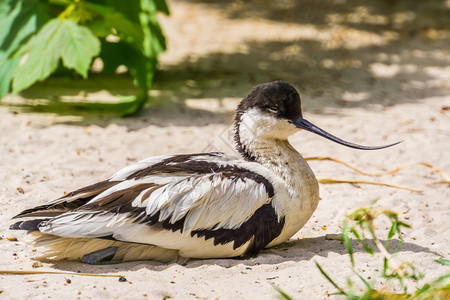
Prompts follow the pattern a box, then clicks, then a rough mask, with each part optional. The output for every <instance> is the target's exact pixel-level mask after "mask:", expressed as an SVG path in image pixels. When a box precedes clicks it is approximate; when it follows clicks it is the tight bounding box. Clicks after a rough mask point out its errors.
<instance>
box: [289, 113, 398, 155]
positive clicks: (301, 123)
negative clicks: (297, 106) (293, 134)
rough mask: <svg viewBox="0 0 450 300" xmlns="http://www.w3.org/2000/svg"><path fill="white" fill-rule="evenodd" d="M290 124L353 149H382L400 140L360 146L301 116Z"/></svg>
mask: <svg viewBox="0 0 450 300" xmlns="http://www.w3.org/2000/svg"><path fill="white" fill-rule="evenodd" d="M292 124H294V125H295V126H296V127H298V128H301V129H305V130H308V131H311V132H313V133H315V134H318V135H320V136H323V137H324V138H327V139H329V140H331V141H333V142H335V143H338V144H341V145H344V146H347V147H350V148H354V149H360V150H378V149H384V148H388V147H392V146H395V145H397V144H400V143H401V142H397V143H393V144H389V145H384V146H362V145H358V144H353V143H350V142H346V141H344V140H341V139H340V138H338V137H335V136H334V135H332V134H329V133H328V132H326V131H325V130H323V129H321V128H319V127H317V126H316V125H314V124H312V123H310V122H308V121H307V120H305V119H303V118H298V119H297V121H295V122H292Z"/></svg>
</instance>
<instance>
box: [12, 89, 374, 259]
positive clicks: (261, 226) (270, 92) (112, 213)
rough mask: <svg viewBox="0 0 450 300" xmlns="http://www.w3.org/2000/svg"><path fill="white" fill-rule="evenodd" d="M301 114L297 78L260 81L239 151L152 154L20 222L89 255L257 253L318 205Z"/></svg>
mask: <svg viewBox="0 0 450 300" xmlns="http://www.w3.org/2000/svg"><path fill="white" fill-rule="evenodd" d="M298 120H303V119H302V117H301V107H300V98H299V96H298V93H297V92H296V91H295V89H294V88H293V87H292V86H290V85H289V84H287V83H285V82H280V81H279V82H273V83H267V84H262V85H259V86H257V87H255V88H254V89H252V91H250V93H249V95H248V96H247V97H246V98H244V100H243V101H242V102H241V104H240V105H239V107H238V110H237V114H236V120H235V141H236V147H237V149H238V151H239V153H240V156H237V155H228V154H224V153H218V152H213V153H198V154H187V155H171V156H157V157H151V158H148V159H145V160H143V161H141V162H138V163H136V164H134V165H131V166H129V167H126V168H124V169H122V170H120V171H119V172H117V173H116V174H115V175H113V176H112V177H111V178H109V179H108V180H105V181H101V182H99V183H96V184H93V185H91V186H88V187H85V188H82V189H79V190H77V191H74V192H72V193H69V194H67V195H65V196H63V197H61V198H58V199H56V200H54V201H51V202H48V203H46V204H44V205H41V206H38V207H35V208H32V209H29V210H25V211H24V212H22V213H21V214H19V215H18V216H16V217H39V218H38V219H36V218H34V219H32V220H28V221H21V222H17V223H16V224H14V225H12V226H11V229H25V230H31V231H33V232H34V233H35V234H36V235H37V238H36V240H35V242H36V244H37V245H41V246H46V247H47V248H48V250H47V252H46V254H45V255H44V256H45V257H47V258H55V259H81V260H82V261H84V262H87V263H100V262H104V261H129V260H141V259H154V260H163V261H167V260H171V259H174V258H176V257H178V256H181V257H186V258H219V257H237V256H252V255H256V254H257V253H258V252H259V251H260V250H262V249H264V248H266V247H271V246H274V245H277V244H280V243H283V242H285V241H286V240H288V239H289V238H290V237H292V236H293V235H294V234H295V233H296V232H297V231H298V230H299V229H300V228H301V227H302V226H303V225H304V224H305V223H306V221H307V220H308V219H309V218H310V216H311V215H312V213H313V212H314V210H315V209H316V207H317V205H318V201H319V188H318V183H317V180H316V178H315V176H314V174H313V172H312V170H311V169H310V167H309V166H308V164H307V163H306V162H305V160H304V159H303V158H302V156H301V155H300V153H298V152H297V151H296V150H295V149H294V148H293V147H292V146H291V145H290V144H289V141H288V137H289V136H290V135H292V134H293V133H295V132H297V131H298V128H299V127H300V128H303V129H307V130H310V131H316V130H317V129H314V128H313V129H310V128H304V127H305V126H310V125H309V124H310V123H307V121H305V122H304V123H302V124H300V123H296V122H297V121H298ZM305 124H306V125H305ZM319 134H321V135H324V134H323V133H321V132H319ZM326 137H327V138H330V136H326ZM330 139H335V138H334V137H332V138H330ZM338 142H342V141H340V140H339V141H338ZM344 143H345V142H344ZM346 145H350V146H352V147H359V148H361V147H362V148H364V149H369V148H368V147H364V146H357V145H354V144H346Z"/></svg>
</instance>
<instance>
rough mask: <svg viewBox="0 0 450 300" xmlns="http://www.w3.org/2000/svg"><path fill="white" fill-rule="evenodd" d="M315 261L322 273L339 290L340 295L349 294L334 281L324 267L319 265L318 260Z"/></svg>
mask: <svg viewBox="0 0 450 300" xmlns="http://www.w3.org/2000/svg"><path fill="white" fill-rule="evenodd" d="M314 263H315V264H316V267H317V268H318V269H319V271H320V273H322V275H323V276H324V277H325V278H326V279H327V280H328V281H329V282H330V283H331V284H332V285H333V286H334V287H335V288H336V289H337V290H338V291H339V294H340V295H347V293H346V292H345V291H344V290H343V289H342V288H340V287H339V286H338V285H337V284H336V283H335V282H334V281H333V279H331V277H330V276H328V274H327V273H326V272H325V271H324V270H323V269H322V267H321V266H320V265H319V263H318V262H317V261H314Z"/></svg>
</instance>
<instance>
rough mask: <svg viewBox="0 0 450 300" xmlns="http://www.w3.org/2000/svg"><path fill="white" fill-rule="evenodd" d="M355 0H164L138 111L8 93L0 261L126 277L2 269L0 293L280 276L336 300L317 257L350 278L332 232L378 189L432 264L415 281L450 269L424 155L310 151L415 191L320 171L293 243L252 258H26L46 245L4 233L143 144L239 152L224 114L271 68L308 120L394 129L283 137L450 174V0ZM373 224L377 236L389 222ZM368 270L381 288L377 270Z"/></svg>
mask: <svg viewBox="0 0 450 300" xmlns="http://www.w3.org/2000/svg"><path fill="white" fill-rule="evenodd" d="M353 2H355V1H348V2H347V3H346V4H343V3H341V2H338V1H327V2H317V3H316V2H314V1H309V2H304V3H302V4H301V5H300V4H297V5H295V4H293V3H294V2H291V1H282V2H280V4H271V2H268V1H253V2H251V3H246V2H240V1H228V2H221V4H214V3H209V2H208V1H205V2H202V1H169V4H170V7H171V10H172V15H171V16H170V17H168V18H167V17H162V18H161V22H162V24H163V27H164V30H165V32H166V35H167V37H168V45H169V50H168V51H167V52H166V53H165V54H164V55H163V56H162V57H161V68H160V69H161V70H160V71H159V72H158V74H157V76H156V79H155V84H154V87H153V89H152V91H150V95H151V96H152V103H151V105H149V106H147V107H146V108H145V109H144V110H143V111H142V112H141V113H139V115H138V116H136V117H133V118H125V119H120V118H115V117H111V116H109V115H104V114H102V115H99V114H97V113H80V114H75V113H64V114H54V113H48V112H42V113H26V112H24V111H23V110H20V109H19V108H17V107H15V106H11V105H12V104H13V103H21V102H27V101H28V102H27V103H29V102H30V101H35V102H36V103H37V102H38V101H41V100H39V99H41V98H44V99H45V97H44V96H39V95H46V96H47V98H48V97H50V98H51V96H49V94H51V93H56V94H58V93H64V92H65V90H62V88H61V87H58V86H50V89H48V86H46V85H39V86H37V87H34V88H32V89H31V90H30V91H27V93H25V96H26V97H25V96H24V95H22V96H14V97H7V98H6V99H5V100H4V104H8V105H9V106H2V107H0V145H1V147H0V157H1V160H0V179H1V182H2V184H1V186H0V191H1V192H0V203H1V207H2V210H1V211H0V237H1V239H0V249H1V253H2V255H1V256H0V270H35V271H52V272H71V273H77V272H81V273H90V274H108V275H121V276H123V277H125V278H126V281H124V280H122V281H119V278H118V277H96V276H93V277H86V276H79V275H67V274H60V275H58V274H39V275H4V274H0V292H1V294H0V295H1V296H0V297H1V298H2V299H47V298H50V299H61V298H62V297H64V298H66V299H98V298H100V297H102V298H105V299H136V298H138V299H145V298H148V299H161V298H164V297H171V298H174V299H197V298H201V299H276V298H277V292H276V291H275V289H274V287H273V286H278V287H279V288H281V289H282V290H284V291H285V292H286V293H287V294H289V295H291V297H293V298H295V299H327V298H329V297H331V298H333V297H335V296H330V294H331V293H333V292H335V291H336V290H335V289H334V288H333V287H332V286H331V285H330V284H329V283H328V282H327V281H326V279H325V278H324V277H323V276H322V275H321V274H320V272H319V271H318V269H317V268H316V266H315V264H314V262H315V261H317V262H318V263H320V264H321V265H322V267H323V268H324V269H325V270H326V271H327V272H328V273H329V274H330V276H331V277H332V278H334V279H335V280H336V282H337V283H338V284H340V285H342V286H345V282H346V277H347V276H352V271H351V269H350V263H349V256H348V254H347V253H346V251H345V248H344V246H343V245H342V244H341V243H340V242H339V241H337V240H328V239H326V238H325V237H326V235H327V234H337V233H340V232H341V225H342V222H343V221H344V219H345V216H346V215H347V214H348V213H350V212H352V211H353V210H354V209H356V208H359V207H365V206H368V205H370V203H371V202H372V201H373V200H374V199H379V200H378V202H377V204H376V206H377V207H381V208H387V209H391V210H394V211H396V212H398V213H399V216H400V218H401V219H402V220H404V221H405V222H407V223H409V224H411V225H412V228H411V229H407V230H403V232H404V244H403V248H402V251H401V252H400V253H399V254H398V256H397V259H399V260H401V261H408V262H413V263H414V265H415V266H416V267H417V268H418V269H419V270H420V271H422V273H424V274H425V278H424V279H423V280H422V281H420V282H419V284H421V283H423V282H426V281H428V280H430V279H433V278H436V277H438V276H439V275H441V274H443V273H445V272H446V271H448V269H446V268H445V267H442V266H439V265H438V264H436V263H435V262H433V259H436V258H449V251H450V243H449V237H450V225H449V219H450V209H449V208H450V203H449V199H450V189H449V186H448V185H443V184H435V185H429V184H428V183H430V182H435V181H441V180H443V179H442V177H441V176H440V175H439V174H437V173H435V172H433V171H432V170H430V169H429V168H426V167H423V166H411V167H409V168H407V169H404V170H402V171H400V172H398V173H396V174H395V175H392V176H386V177H381V178H371V177H365V176H362V175H359V174H357V173H355V172H353V171H351V170H349V169H347V168H345V167H343V166H341V165H338V164H335V163H333V162H328V161H312V162H310V165H311V167H312V169H313V170H314V172H315V174H316V176H317V177H330V178H335V179H361V180H373V181H379V182H388V183H391V184H399V185H404V186H410V187H414V188H417V189H421V190H422V192H411V191H407V190H402V189H396V188H389V187H383V186H373V185H362V184H356V185H352V184H332V185H331V184H321V185H320V190H321V201H320V203H319V207H318V209H317V210H316V212H315V213H314V215H313V216H312V218H311V219H310V220H309V222H308V223H307V224H306V225H305V227H304V228H302V229H301V230H300V231H299V232H298V233H297V234H296V235H295V236H294V237H293V238H292V239H291V240H290V241H289V242H288V243H287V244H285V245H283V246H281V247H278V248H277V249H268V250H265V251H263V252H262V253H261V254H260V255H258V256H257V257H255V258H252V259H246V260H244V259H214V260H191V261H188V262H186V263H185V264H177V263H172V264H163V263H159V262H132V263H124V264H118V265H105V266H90V265H85V264H81V263H79V262H57V263H43V264H42V267H39V268H33V267H32V265H33V263H35V261H34V260H33V257H34V256H36V255H37V254H38V252H39V251H36V252H35V250H34V249H33V247H32V246H31V245H28V244H26V243H25V241H26V239H27V238H26V234H25V233H24V232H18V231H9V230H8V227H9V225H10V224H11V223H12V221H11V220H10V218H11V217H12V216H14V215H15V214H17V213H19V212H20V211H22V210H23V209H25V208H29V207H32V206H35V205H39V204H41V203H43V202H45V201H48V200H50V199H53V198H56V197H58V196H61V195H63V194H64V192H69V191H71V190H74V189H77V188H79V187H82V186H85V185H87V184H90V183H93V182H95V181H99V180H102V179H105V178H108V177H109V176H110V175H112V174H113V173H114V172H115V171H116V170H118V169H120V168H122V167H124V166H126V165H129V164H131V163H133V162H136V161H138V160H140V159H143V158H146V157H148V156H152V155H159V154H168V153H192V152H199V151H209V150H221V151H226V152H231V151H233V146H232V143H231V127H230V125H231V121H232V118H233V111H234V109H235V107H236V104H237V103H238V102H239V100H240V99H241V98H242V97H244V96H245V95H246V93H247V92H248V90H249V89H250V88H251V87H252V86H254V85H256V84H258V83H261V82H266V81H271V80H276V79H283V80H286V81H288V82H291V83H292V84H293V85H294V86H295V87H296V88H298V89H299V91H300V92H301V95H302V99H303V110H304V116H305V117H306V118H307V119H308V120H309V121H311V122H313V123H316V124H317V125H319V126H321V127H323V128H324V129H327V130H329V131H330V132H332V133H334V134H336V135H338V136H340V137H342V138H345V139H347V140H350V141H353V142H356V143H362V144H371V145H376V144H385V143H391V142H396V141H399V140H402V141H403V143H401V144H400V145H397V146H395V147H393V148H389V149H385V150H380V151H373V152H364V151H357V150H352V149H348V148H345V147H342V146H339V145H337V144H334V143H331V142H329V141H327V140H324V139H322V138H320V137H318V136H315V135H313V134H310V133H306V132H301V133H297V134H296V135H294V136H292V137H291V139H290V141H291V143H292V145H293V146H294V147H295V148H296V149H298V151H300V152H301V153H302V154H303V155H304V156H305V157H311V156H332V157H335V158H338V159H341V160H343V161H345V162H347V163H349V164H352V165H354V166H356V167H358V168H360V169H361V170H364V171H366V172H381V171H386V170H391V169H394V168H396V167H398V166H401V165H403V164H406V163H410V162H415V161H420V162H426V163H430V164H433V165H435V166H437V167H439V168H440V169H442V170H444V171H445V172H447V173H450V157H449V154H448V153H449V149H450V139H449V137H450V130H449V128H450V126H449V125H450V122H449V119H450V109H449V107H450V49H449V48H448V44H449V40H450V26H449V25H450V24H449V20H448V18H445V12H446V11H447V12H448V9H450V7H449V4H448V3H447V4H445V3H444V4H443V3H441V2H439V1H431V2H428V3H426V4H425V3H424V4H421V5H417V6H415V7H409V6H408V4H407V3H408V1H398V2H396V3H397V4H396V5H393V6H391V5H387V4H386V5H385V6H382V5H381V4H378V5H379V6H376V5H375V4H369V6H368V7H363V6H358V5H357V4H355V3H353ZM447 2H448V1H447ZM319 3H320V4H319ZM372 5H374V6H372ZM445 5H446V6H445ZM442 6H445V7H442ZM415 11H420V12H421V13H420V15H419V14H417V13H416V12H415ZM97 92H98V91H97ZM74 93H78V91H77V92H74ZM87 93H88V94H90V93H93V90H92V89H91V90H89V89H87ZM102 93H103V94H104V92H100V94H102ZM103 94H102V95H103ZM106 94H107V93H106ZM30 95H31V96H30ZM33 95H34V96H33ZM94 95H95V94H94ZM97 95H98V94H97ZM378 229H379V230H380V232H382V233H383V234H384V235H385V234H386V228H385V227H384V225H383V226H381V225H380V226H378ZM8 237H14V238H17V241H10V240H9V239H8ZM355 259H356V261H357V268H356V269H357V270H358V271H359V272H360V273H361V274H362V275H363V276H365V277H366V278H368V277H371V278H372V279H371V280H374V278H376V269H379V268H380V267H381V263H382V261H381V254H380V253H379V252H376V253H375V255H374V256H371V255H369V254H367V253H365V252H364V250H363V248H362V247H360V246H358V245H357V244H356V243H355ZM352 278H353V279H354V280H355V282H357V279H356V278H355V277H354V276H353V277H352ZM374 281H375V284H376V285H377V284H378V285H377V286H378V287H379V286H380V285H379V281H380V280H378V279H377V280H374ZM359 287H362V285H361V284H359V283H358V288H359Z"/></svg>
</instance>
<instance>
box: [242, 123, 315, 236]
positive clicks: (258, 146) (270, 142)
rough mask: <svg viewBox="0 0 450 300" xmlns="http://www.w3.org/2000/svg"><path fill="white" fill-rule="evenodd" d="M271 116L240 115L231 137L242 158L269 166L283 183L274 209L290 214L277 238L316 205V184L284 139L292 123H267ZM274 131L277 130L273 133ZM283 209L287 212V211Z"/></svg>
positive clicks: (292, 231)
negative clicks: (283, 230) (239, 120)
mask: <svg viewBox="0 0 450 300" xmlns="http://www.w3.org/2000/svg"><path fill="white" fill-rule="evenodd" d="M271 119H272V120H271ZM273 119H274V118H261V117H260V116H257V117H255V116H252V115H250V116H248V115H246V114H244V115H242V117H241V123H240V124H239V123H237V125H238V126H236V128H235V129H236V133H235V140H236V147H237V148H238V150H239V152H240V153H241V155H242V156H243V157H244V158H245V159H246V160H249V161H254V162H256V163H259V164H260V165H262V166H264V167H265V168H266V169H268V170H270V171H271V172H272V174H273V175H274V176H275V177H276V180H277V181H279V182H281V185H282V186H283V188H282V189H283V191H279V192H277V194H278V195H277V199H276V203H273V204H274V206H275V208H276V210H277V211H278V212H280V213H282V214H283V215H285V214H286V215H289V216H290V220H286V225H287V226H286V232H285V234H283V235H285V236H280V241H281V240H283V239H284V240H285V239H287V238H289V237H290V236H292V235H293V234H295V232H297V231H298V230H299V229H300V228H301V227H302V226H303V225H304V223H306V221H307V220H308V219H309V217H310V216H311V214H312V213H313V211H314V210H315V209H316V208H317V205H318V201H319V187H318V183H317V179H316V178H315V176H314V173H313V171H312V170H311V168H310V167H309V165H308V164H307V163H306V161H305V160H304V159H303V157H302V155H301V154H300V153H299V152H298V151H297V150H295V149H294V147H292V145H291V144H290V143H289V141H288V139H287V137H288V136H289V135H291V134H292V133H295V132H296V131H297V130H296V129H295V127H294V126H292V125H291V124H288V123H287V122H286V124H283V123H282V122H278V124H271V122H273ZM277 121H278V120H277ZM283 126H284V127H283ZM274 132H277V133H278V134H277V135H276V136H274V134H273V133H274ZM286 210H290V211H291V212H290V213H289V214H287V213H286ZM274 242H275V243H276V242H277V241H274Z"/></svg>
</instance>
